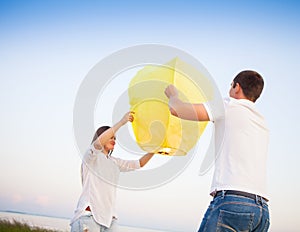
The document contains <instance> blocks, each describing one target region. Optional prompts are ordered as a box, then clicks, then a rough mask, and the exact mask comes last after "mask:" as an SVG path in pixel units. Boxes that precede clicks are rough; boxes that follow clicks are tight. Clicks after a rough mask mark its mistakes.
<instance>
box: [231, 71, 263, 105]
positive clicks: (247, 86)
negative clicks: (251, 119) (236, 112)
mask: <svg viewBox="0 0 300 232" xmlns="http://www.w3.org/2000/svg"><path fill="white" fill-rule="evenodd" d="M236 83H239V85H240V86H241V88H242V90H243V93H244V95H245V97H246V98H248V99H249V100H250V101H253V102H255V101H256V100H257V99H258V98H259V96H260V94H261V92H262V90H263V88H264V80H263V78H262V76H261V75H260V74H259V73H258V72H256V71H252V70H246V71H242V72H240V73H239V74H238V75H237V76H236V77H235V78H234V79H233V87H235V86H236Z"/></svg>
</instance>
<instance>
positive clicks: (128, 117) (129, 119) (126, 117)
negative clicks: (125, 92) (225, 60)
mask: <svg viewBox="0 0 300 232" xmlns="http://www.w3.org/2000/svg"><path fill="white" fill-rule="evenodd" d="M133 115H134V112H133V111H129V112H127V113H126V114H125V115H124V116H123V118H122V119H121V121H120V122H121V123H122V125H124V124H126V123H127V122H133V120H134V116H133Z"/></svg>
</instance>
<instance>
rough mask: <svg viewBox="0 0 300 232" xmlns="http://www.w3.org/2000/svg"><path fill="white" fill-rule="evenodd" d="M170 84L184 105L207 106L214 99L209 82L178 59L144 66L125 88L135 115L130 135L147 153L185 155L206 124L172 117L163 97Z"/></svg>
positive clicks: (166, 100)
mask: <svg viewBox="0 0 300 232" xmlns="http://www.w3.org/2000/svg"><path fill="white" fill-rule="evenodd" d="M170 84H173V85H174V86H175V87H176V88H177V89H178V91H179V98H180V99H181V100H183V101H185V102H191V103H201V102H206V101H208V100H209V99H211V98H212V96H213V90H212V85H211V83H210V81H209V79H208V78H207V77H205V76H204V75H203V74H202V73H201V72H200V71H199V70H196V69H195V68H193V67H192V66H191V65H189V64H187V63H185V62H183V61H182V60H180V59H179V58H178V57H176V58H174V59H172V60H171V61H170V62H168V63H167V64H165V65H157V66H155V65H149V66H146V67H144V68H143V69H141V70H140V71H138V72H137V74H136V75H135V76H134V77H133V78H132V80H131V82H130V84H129V88H128V94H129V101H130V106H131V110H132V111H134V112H135V120H134V121H133V123H132V127H133V132H134V135H135V138H136V141H137V143H138V145H139V146H140V148H141V149H142V150H144V151H146V152H155V153H159V154H165V155H186V154H187V153H188V151H189V150H191V149H192V148H193V147H194V146H195V144H196V143H197V141H198V139H199V138H200V136H201V134H202V133H203V131H204V130H205V127H206V125H207V122H197V121H188V120H183V119H180V118H177V117H175V116H173V115H171V113H170V110H169V107H168V99H167V97H166V96H165V94H164V91H165V88H166V87H167V86H168V85H170ZM203 90H205V91H203Z"/></svg>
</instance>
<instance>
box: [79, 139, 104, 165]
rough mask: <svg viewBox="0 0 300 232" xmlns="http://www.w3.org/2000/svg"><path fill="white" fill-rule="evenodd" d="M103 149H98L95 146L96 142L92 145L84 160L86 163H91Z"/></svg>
mask: <svg viewBox="0 0 300 232" xmlns="http://www.w3.org/2000/svg"><path fill="white" fill-rule="evenodd" d="M101 151H102V150H98V149H96V148H95V146H94V143H92V144H91V145H90V147H89V148H88V150H87V151H86V153H85V155H84V157H83V160H84V162H85V163H91V162H93V161H94V160H96V158H97V154H99V153H100V152H101Z"/></svg>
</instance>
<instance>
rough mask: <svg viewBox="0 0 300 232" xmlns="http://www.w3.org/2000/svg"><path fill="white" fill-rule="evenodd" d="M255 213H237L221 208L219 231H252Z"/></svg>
mask: <svg viewBox="0 0 300 232" xmlns="http://www.w3.org/2000/svg"><path fill="white" fill-rule="evenodd" d="M253 219H254V213H237V212H231V211H226V210H220V214H219V217H218V224H217V231H228V232H229V231H231V232H232V231H250V230H251V229H252V225H253Z"/></svg>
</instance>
